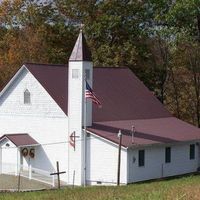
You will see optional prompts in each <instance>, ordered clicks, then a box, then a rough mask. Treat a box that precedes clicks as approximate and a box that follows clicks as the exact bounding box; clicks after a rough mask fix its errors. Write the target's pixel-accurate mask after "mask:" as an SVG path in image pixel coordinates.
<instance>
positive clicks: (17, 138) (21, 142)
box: [0, 133, 39, 147]
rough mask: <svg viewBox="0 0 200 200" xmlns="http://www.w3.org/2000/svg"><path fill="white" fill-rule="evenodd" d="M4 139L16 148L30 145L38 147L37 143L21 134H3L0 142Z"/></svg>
mask: <svg viewBox="0 0 200 200" xmlns="http://www.w3.org/2000/svg"><path fill="white" fill-rule="evenodd" d="M4 138H7V139H9V140H10V141H11V142H12V143H14V144H15V145H16V146H17V147H19V146H30V145H38V144H39V143H38V142H37V141H36V140H34V139H33V138H32V137H31V136H30V135H29V134H27V133H21V134H5V135H3V136H2V137H1V138H0V141H1V140H3V139H4Z"/></svg>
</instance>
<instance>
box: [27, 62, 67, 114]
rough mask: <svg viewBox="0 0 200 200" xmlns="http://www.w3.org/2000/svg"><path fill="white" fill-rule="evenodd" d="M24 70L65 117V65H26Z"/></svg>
mask: <svg viewBox="0 0 200 200" xmlns="http://www.w3.org/2000/svg"><path fill="white" fill-rule="evenodd" d="M25 66H26V68H27V69H28V70H29V71H30V72H31V73H32V74H33V76H34V77H35V78H36V79H37V80H38V81H39V83H40V84H41V85H42V86H43V87H44V88H45V90H46V91H47V92H48V93H49V94H50V95H51V97H52V98H53V99H54V101H55V102H56V103H57V104H58V105H59V106H60V108H61V109H62V110H63V112H64V113H65V114H66V115H67V107H68V105H67V101H68V67H67V65H46V64H31V63H26V64H25Z"/></svg>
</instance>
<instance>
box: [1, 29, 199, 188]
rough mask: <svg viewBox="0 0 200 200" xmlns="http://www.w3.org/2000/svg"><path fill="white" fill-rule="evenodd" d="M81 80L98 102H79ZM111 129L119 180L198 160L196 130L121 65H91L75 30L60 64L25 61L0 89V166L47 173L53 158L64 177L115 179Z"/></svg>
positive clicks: (184, 168) (185, 169)
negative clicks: (65, 60)
mask: <svg viewBox="0 0 200 200" xmlns="http://www.w3.org/2000/svg"><path fill="white" fill-rule="evenodd" d="M85 79H86V80H87V82H88V84H89V85H90V86H91V88H93V91H94V92H95V94H96V96H97V97H98V99H99V100H100V102H101V104H102V107H101V108H99V107H98V106H96V105H95V104H93V103H92V100H91V99H87V100H86V105H85V103H84V102H85ZM85 107H86V110H87V112H86V113H85V112H84V110H85ZM85 120H86V122H85ZM84 123H86V125H87V128H86V132H85V128H84V127H85V126H84ZM119 130H121V132H122V149H121V170H120V172H121V173H120V182H121V184H128V183H133V182H138V181H144V180H150V179H157V178H162V177H169V176H175V175H180V174H186V173H190V172H195V171H197V170H198V168H199V167H200V143H199V142H200V129H198V128H197V127H195V126H192V125H190V124H188V123H186V122H183V121H181V120H179V119H177V118H175V117H173V116H172V115H171V114H170V113H169V112H168V111H167V110H166V109H165V108H164V106H163V105H162V104H161V103H160V102H159V101H158V100H157V98H156V97H155V96H154V95H153V94H152V92H150V91H149V90H148V89H147V88H146V87H145V86H144V84H143V83H142V82H141V81H140V80H139V79H138V78H137V77H136V76H135V75H134V74H133V73H132V71H131V70H129V69H128V68H125V67H123V68H116V67H113V68H112V67H110V68H103V67H94V68H93V63H92V59H91V53H90V51H89V48H88V46H87V44H86V41H85V38H84V35H83V33H82V32H80V34H79V37H78V39H77V41H76V44H75V46H74V49H73V52H72V54H71V57H70V59H69V63H68V65H51V64H33V63H26V64H24V65H23V66H22V67H21V68H20V69H19V71H18V72H17V73H16V74H15V75H14V76H13V78H12V79H11V80H10V81H9V82H8V84H7V85H6V86H5V87H4V88H3V90H2V91H1V93H0V136H1V138H0V173H6V170H7V168H4V166H6V165H5V164H8V165H15V166H16V169H17V170H19V168H20V167H19V166H24V167H25V166H31V167H33V168H37V169H41V170H46V171H49V172H53V171H55V170H56V161H59V164H60V170H61V171H66V173H65V174H62V175H61V180H62V181H64V182H66V183H67V184H73V183H74V184H75V185H84V184H87V185H95V184H102V185H106V184H107V185H111V184H116V182H117V169H118V144H119V138H118V132H119Z"/></svg>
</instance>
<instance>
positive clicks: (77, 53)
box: [69, 30, 92, 61]
mask: <svg viewBox="0 0 200 200" xmlns="http://www.w3.org/2000/svg"><path fill="white" fill-rule="evenodd" d="M69 61H92V56H91V52H90V49H89V48H88V45H87V42H86V40H85V37H84V34H83V32H82V30H81V31H80V33H79V36H78V38H77V40H76V44H75V46H74V49H73V51H72V53H71V56H70V58H69Z"/></svg>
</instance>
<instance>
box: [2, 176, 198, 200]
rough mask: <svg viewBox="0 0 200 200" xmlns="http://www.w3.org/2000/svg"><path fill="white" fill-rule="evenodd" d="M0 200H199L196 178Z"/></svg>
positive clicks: (11, 195)
mask: <svg viewBox="0 0 200 200" xmlns="http://www.w3.org/2000/svg"><path fill="white" fill-rule="evenodd" d="M0 199H9V200H10V199H13V200H18V199H19V200H25V199H26V200H29V199H30V200H52V199H58V200H63V199H67V200H76V199H81V200H102V199H105V200H122V199H123V200H127V199H130V200H141V199H145V200H146V199H147V200H148V199H149V200H154V199H158V200H162V199H169V200H171V199H175V200H190V199H191V200H199V199H200V175H196V176H188V177H183V178H177V179H171V180H163V181H154V182H149V183H140V184H139V183H138V184H131V185H128V186H121V187H113V186H112V187H111V186H110V187H104V186H98V187H86V188H83V187H77V188H74V189H72V188H65V189H61V190H47V191H40V192H21V193H1V194H0Z"/></svg>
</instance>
